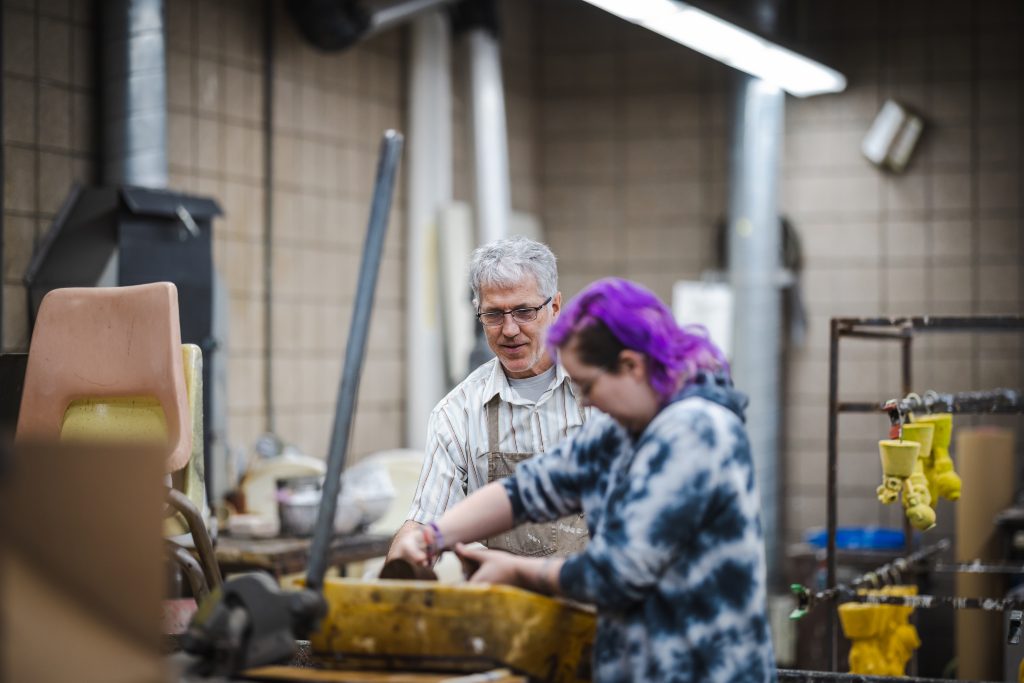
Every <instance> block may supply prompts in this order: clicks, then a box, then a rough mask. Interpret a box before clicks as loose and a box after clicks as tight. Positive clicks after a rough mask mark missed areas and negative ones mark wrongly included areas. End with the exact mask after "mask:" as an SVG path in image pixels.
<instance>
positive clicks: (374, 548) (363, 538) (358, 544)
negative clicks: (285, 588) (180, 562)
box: [216, 534, 391, 578]
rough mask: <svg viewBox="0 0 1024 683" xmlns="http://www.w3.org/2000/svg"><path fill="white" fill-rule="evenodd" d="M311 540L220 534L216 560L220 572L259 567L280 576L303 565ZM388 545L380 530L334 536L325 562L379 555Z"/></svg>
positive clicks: (347, 561)
mask: <svg viewBox="0 0 1024 683" xmlns="http://www.w3.org/2000/svg"><path fill="white" fill-rule="evenodd" d="M312 544H313V539H312V538H297V537H275V538H237V537H234V536H228V535H227V534H221V535H220V537H219V538H218V539H217V550H216V553H217V563H218V564H219V565H220V570H221V573H223V574H230V573H234V572H245V571H253V570H255V569H262V570H264V571H267V572H270V573H271V574H273V575H274V576H275V577H276V578H280V577H281V576H284V575H285V574H295V573H297V572H301V571H304V570H305V569H306V565H307V564H308V563H309V551H310V547H311V546H312ZM390 545H391V537H390V536H385V535H382V534H354V535H350V536H335V537H334V538H333V539H332V540H331V546H330V557H328V563H329V565H333V566H337V565H345V564H348V563H349V562H361V561H362V560H369V559H371V558H374V557H382V556H384V555H386V554H387V552H388V547H389V546H390Z"/></svg>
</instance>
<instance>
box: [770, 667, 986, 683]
mask: <svg viewBox="0 0 1024 683" xmlns="http://www.w3.org/2000/svg"><path fill="white" fill-rule="evenodd" d="M777 675H778V679H779V680H780V681H790V682H791V683H943V682H944V681H945V679H937V678H918V677H917V676H865V675H863V674H844V673H831V672H828V671H798V670H795V669H779V670H778V671H777ZM958 683H985V682H984V681H967V680H963V679H960V680H959V681H958Z"/></svg>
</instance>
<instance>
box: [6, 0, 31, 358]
mask: <svg viewBox="0 0 1024 683" xmlns="http://www.w3.org/2000/svg"><path fill="white" fill-rule="evenodd" d="M2 35H4V18H3V10H2V8H0V36H2ZM3 76H4V56H3V50H2V49H0V130H3V129H4V118H5V117H4V112H5V111H7V110H6V109H5V108H4V83H5V80H4V77H3ZM5 149H6V148H5V147H4V145H3V141H2V140H0V353H3V351H4V285H5V284H6V282H4V277H3V264H4V263H6V261H5V260H4V226H5V225H6V223H7V221H5V220H4V209H5V208H6V204H5V203H4V189H3V188H4V187H6V185H4V162H5V161H6V154H5V152H4V150H5ZM25 289H26V291H27V290H28V287H25ZM28 310H30V311H31V310H32V307H31V306H29V307H28Z"/></svg>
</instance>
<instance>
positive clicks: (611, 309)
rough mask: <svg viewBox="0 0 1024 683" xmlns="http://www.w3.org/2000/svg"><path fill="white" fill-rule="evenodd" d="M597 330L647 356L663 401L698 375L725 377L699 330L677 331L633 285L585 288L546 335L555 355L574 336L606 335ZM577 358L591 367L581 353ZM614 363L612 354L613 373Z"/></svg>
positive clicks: (662, 308) (663, 309)
mask: <svg viewBox="0 0 1024 683" xmlns="http://www.w3.org/2000/svg"><path fill="white" fill-rule="evenodd" d="M596 328H606V329H607V331H608V332H609V333H610V334H611V336H613V337H614V338H615V340H617V341H618V343H619V344H621V347H623V348H628V349H633V350H634V351H639V352H641V353H643V354H644V355H645V356H646V357H647V369H648V373H649V376H650V383H651V388H652V389H654V391H655V392H657V394H658V395H659V396H660V397H661V398H662V399H663V400H665V401H667V400H668V399H670V398H671V397H672V396H673V395H674V394H675V393H676V392H677V391H678V390H679V389H681V388H682V387H683V386H685V385H686V384H688V383H689V382H690V381H692V380H693V378H694V377H695V376H696V375H697V373H698V372H699V371H700V370H709V371H712V372H720V373H723V372H724V373H725V374H726V375H728V373H729V364H728V362H727V361H726V360H725V356H724V355H723V354H722V352H721V351H720V350H719V349H718V347H717V346H715V344H714V343H713V342H712V341H711V340H710V339H709V338H708V333H707V330H706V329H705V328H704V327H703V326H701V325H687V326H685V327H680V326H679V325H678V324H676V321H675V319H674V318H673V317H672V312H671V311H669V309H668V307H667V306H666V305H665V304H664V303H662V302H661V300H660V299H658V297H657V296H655V295H654V293H653V292H651V291H650V290H649V289H647V288H646V287H643V286H641V285H639V284H637V283H635V282H631V281H629V280H624V279H621V278H614V277H611V278H605V279H603V280H598V281H596V282H592V283H591V284H589V285H588V286H587V287H586V288H585V289H584V290H583V291H582V292H580V293H579V294H578V295H576V296H575V297H573V299H572V300H571V301H570V302H569V303H568V304H566V305H565V308H564V309H563V310H562V314H561V315H560V316H558V319H557V320H556V321H555V322H554V324H553V325H552V326H551V329H550V330H549V331H548V344H549V346H550V347H551V348H552V350H555V349H557V348H562V347H564V346H566V345H567V344H568V343H569V342H570V341H571V340H572V339H573V338H576V337H577V336H579V337H580V340H581V341H582V338H583V337H593V336H595V335H594V334H592V333H597V336H606V335H601V333H600V332H599V331H598V330H597V329H596ZM597 344H598V345H601V343H600V342H597ZM605 346H607V345H605ZM598 353H600V352H598ZM591 355H593V354H591ZM605 355H607V354H605ZM581 358H582V359H583V360H584V362H587V363H588V364H593V363H591V359H588V358H586V357H584V356H583V354H581ZM617 358H618V353H617V352H616V353H615V354H614V357H613V360H612V361H611V362H613V363H614V364H613V365H612V369H614V367H615V365H617Z"/></svg>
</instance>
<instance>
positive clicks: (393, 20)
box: [363, 0, 454, 141]
mask: <svg viewBox="0 0 1024 683" xmlns="http://www.w3.org/2000/svg"><path fill="white" fill-rule="evenodd" d="M452 2H454V0H403V1H402V2H396V3H394V4H391V5H387V6H385V7H380V8H378V9H376V10H374V12H373V14H371V15H370V27H369V28H368V29H367V30H366V35H365V36H363V38H364V39H365V38H369V37H370V36H374V35H377V34H378V33H382V32H384V31H387V30H388V29H390V28H394V27H395V26H401V25H402V24H405V23H407V22H409V21H411V20H412V19H415V18H416V17H418V16H419V15H421V14H425V13H427V12H430V11H431V10H434V9H438V8H441V7H444V6H445V5H450V4H451V3H452ZM414 63H415V62H414ZM411 140H412V136H411V135H410V141H411Z"/></svg>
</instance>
